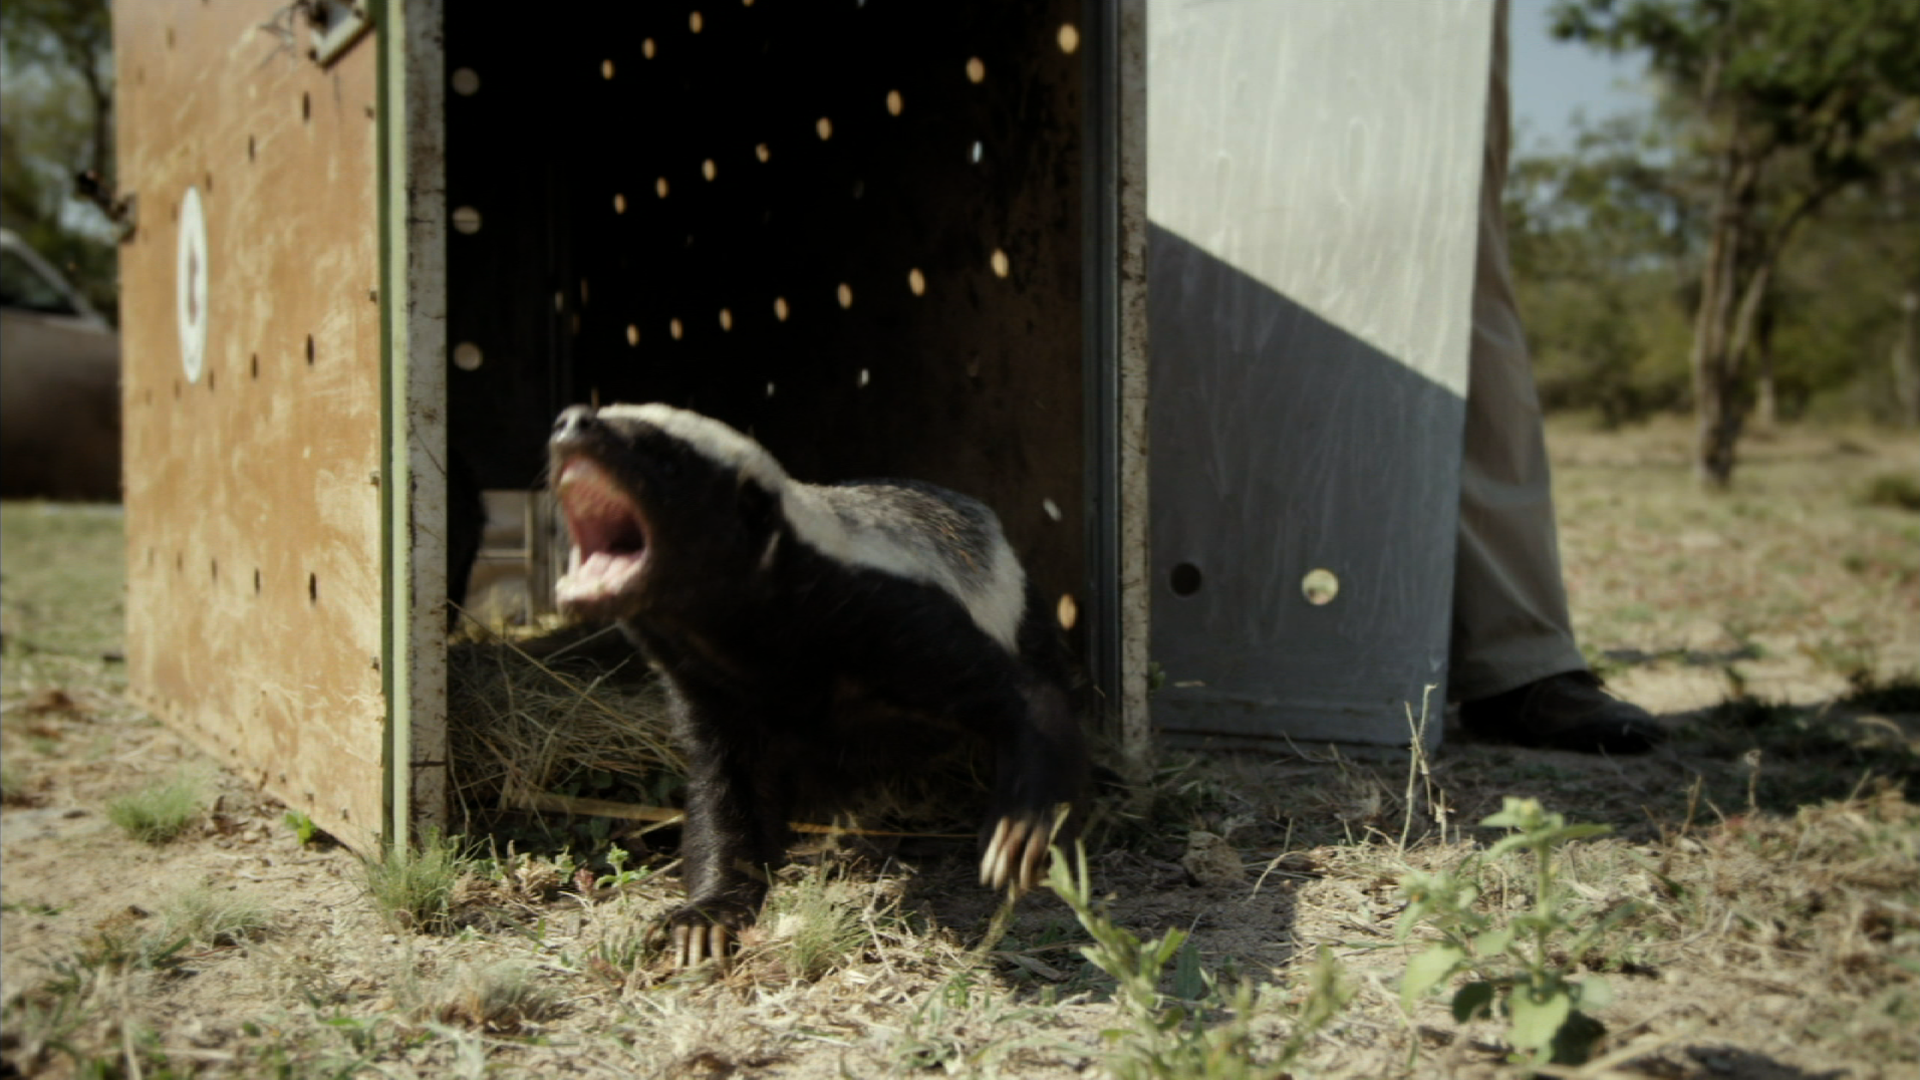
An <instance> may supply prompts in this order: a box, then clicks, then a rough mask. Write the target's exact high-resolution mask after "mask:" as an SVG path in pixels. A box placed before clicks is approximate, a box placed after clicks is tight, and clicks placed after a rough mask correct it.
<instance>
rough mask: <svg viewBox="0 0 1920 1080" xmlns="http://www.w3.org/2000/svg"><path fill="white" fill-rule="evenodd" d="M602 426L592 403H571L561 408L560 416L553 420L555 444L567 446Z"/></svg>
mask: <svg viewBox="0 0 1920 1080" xmlns="http://www.w3.org/2000/svg"><path fill="white" fill-rule="evenodd" d="M598 426H600V419H599V417H597V416H595V415H594V411H593V406H591V405H571V406H568V407H567V408H565V409H563V410H561V412H560V418H559V419H557V420H555V421H554V422H553V438H552V439H551V440H549V441H550V442H551V443H552V445H554V446H565V445H567V444H568V443H573V442H578V441H579V440H581V439H584V438H586V437H587V434H588V433H589V432H591V431H593V429H594V428H596V427H598Z"/></svg>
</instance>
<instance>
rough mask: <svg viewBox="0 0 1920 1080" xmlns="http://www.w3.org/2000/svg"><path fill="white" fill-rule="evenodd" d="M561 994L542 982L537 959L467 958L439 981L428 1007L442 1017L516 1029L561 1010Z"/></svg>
mask: <svg viewBox="0 0 1920 1080" xmlns="http://www.w3.org/2000/svg"><path fill="white" fill-rule="evenodd" d="M560 1011H561V1010H560V1000H559V998H558V996H557V995H555V994H554V992H553V991H552V990H550V989H548V988H547V987H546V986H545V985H543V984H542V983H541V982H540V980H539V977H538V974H537V973H536V971H535V969H534V967H533V965H531V964H528V963H525V962H522V961H517V960H502V961H498V962H495V963H491V964H484V965H474V964H463V965H461V966H459V967H456V968H454V969H453V971H452V972H451V973H450V974H449V975H448V976H447V978H446V980H445V981H444V982H442V983H441V985H440V986H438V987H436V988H435V990H434V992H433V993H432V995H431V998H430V1004H429V1012H430V1013H431V1014H432V1016H433V1018H434V1019H436V1020H439V1021H441V1022H442V1023H452V1024H461V1025H463V1026H465V1027H469V1028H473V1029H475V1030H477V1031H484V1032H488V1033H491V1034H498V1035H513V1034H518V1033H520V1032H522V1031H524V1030H526V1029H527V1028H528V1027H529V1026H530V1025H535V1024H538V1023H540V1022H541V1021H544V1020H549V1019H551V1018H553V1017H554V1016H556V1015H558V1014H559V1012H560Z"/></svg>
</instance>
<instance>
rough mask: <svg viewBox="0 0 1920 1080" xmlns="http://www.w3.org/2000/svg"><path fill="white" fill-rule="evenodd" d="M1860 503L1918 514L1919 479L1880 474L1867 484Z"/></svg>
mask: <svg viewBox="0 0 1920 1080" xmlns="http://www.w3.org/2000/svg"><path fill="white" fill-rule="evenodd" d="M1860 501H1861V502H1862V503H1865V504H1866V505H1868V506H1887V507H1892V508H1893V509H1895V510H1906V511H1909V512H1912V513H1916V514H1920V477H1915V476H1914V475H1913V474H1912V473H1905V472H1897V473H1881V474H1880V475H1879V476H1876V477H1874V478H1873V479H1872V480H1870V481H1868V482H1867V486H1866V489H1865V490H1864V491H1862V492H1861V494H1860Z"/></svg>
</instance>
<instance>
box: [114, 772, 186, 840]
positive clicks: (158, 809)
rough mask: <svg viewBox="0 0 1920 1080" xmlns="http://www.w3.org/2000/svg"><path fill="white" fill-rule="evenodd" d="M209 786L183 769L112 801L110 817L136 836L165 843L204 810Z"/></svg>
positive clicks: (131, 834) (139, 838)
mask: <svg viewBox="0 0 1920 1080" xmlns="http://www.w3.org/2000/svg"><path fill="white" fill-rule="evenodd" d="M205 789H206V784H205V782H204V781H202V780H201V779H200V778H199V777H197V776H193V775H190V774H188V773H181V774H179V775H178V776H175V777H174V778H173V779H171V780H165V781H161V782H160V783H157V784H151V785H149V786H147V787H144V788H141V789H140V790H139V791H136V792H134V793H133V794H131V795H122V796H120V797H119V798H117V799H114V800H113V801H112V802H109V803H108V804H107V820H109V821H111V822H113V823H114V824H115V825H118V826H120V827H121V828H122V829H125V830H126V832H127V835H128V836H131V837H133V838H134V839H135V840H140V841H144V842H146V843H149V844H164V843H166V842H167V841H169V840H171V839H173V838H174V837H176V836H179V835H180V834H181V833H182V832H184V831H185V830H186V827H187V826H188V824H190V823H191V822H192V821H193V819H194V817H195V815H197V814H199V813H200V804H201V802H202V801H203V799H204V797H205V795H204V793H205Z"/></svg>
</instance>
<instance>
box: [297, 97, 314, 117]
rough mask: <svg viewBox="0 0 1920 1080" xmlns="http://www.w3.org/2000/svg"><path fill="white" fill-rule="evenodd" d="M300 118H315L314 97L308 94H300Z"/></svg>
mask: <svg viewBox="0 0 1920 1080" xmlns="http://www.w3.org/2000/svg"><path fill="white" fill-rule="evenodd" d="M300 119H302V120H311V119H313V98H311V97H310V96H308V95H306V94H301V95H300Z"/></svg>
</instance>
